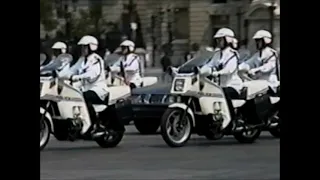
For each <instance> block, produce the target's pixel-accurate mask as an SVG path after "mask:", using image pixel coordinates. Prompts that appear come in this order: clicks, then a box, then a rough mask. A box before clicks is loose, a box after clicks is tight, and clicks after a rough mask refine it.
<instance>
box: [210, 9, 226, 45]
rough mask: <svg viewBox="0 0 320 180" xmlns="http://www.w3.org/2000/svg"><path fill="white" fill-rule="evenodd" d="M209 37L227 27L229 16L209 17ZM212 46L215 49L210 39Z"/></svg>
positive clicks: (213, 42)
mask: <svg viewBox="0 0 320 180" xmlns="http://www.w3.org/2000/svg"><path fill="white" fill-rule="evenodd" d="M210 19H211V33H212V34H211V37H213V36H214V35H215V33H216V32H217V31H218V30H219V29H220V28H224V27H228V26H229V16H228V15H211V16H210ZM211 43H212V46H213V47H215V46H216V44H215V41H214V40H213V39H212V42H211Z"/></svg>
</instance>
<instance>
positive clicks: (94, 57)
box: [68, 35, 109, 136]
mask: <svg viewBox="0 0 320 180" xmlns="http://www.w3.org/2000/svg"><path fill="white" fill-rule="evenodd" d="M78 45H80V46H81V57H80V59H79V60H78V62H77V63H76V64H75V65H74V66H73V67H72V68H71V69H70V73H69V74H68V77H69V79H70V80H71V81H81V83H82V86H81V91H82V92H83V97H84V99H85V101H86V104H87V107H88V111H89V115H90V119H91V122H92V124H93V131H92V134H93V135H94V136H99V135H102V134H103V132H102V128H101V125H100V124H99V122H98V118H97V115H96V112H95V110H94V108H93V104H103V103H104V101H105V99H106V98H107V97H108V94H109V93H108V91H107V84H106V79H105V72H104V62H103V59H102V58H101V57H100V56H99V55H98V54H96V53H95V52H96V50H97V49H98V40H97V39H96V38H95V37H93V36H90V35H86V36H83V37H82V38H81V39H80V41H79V42H78Z"/></svg>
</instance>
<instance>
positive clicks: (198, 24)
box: [40, 0, 280, 64]
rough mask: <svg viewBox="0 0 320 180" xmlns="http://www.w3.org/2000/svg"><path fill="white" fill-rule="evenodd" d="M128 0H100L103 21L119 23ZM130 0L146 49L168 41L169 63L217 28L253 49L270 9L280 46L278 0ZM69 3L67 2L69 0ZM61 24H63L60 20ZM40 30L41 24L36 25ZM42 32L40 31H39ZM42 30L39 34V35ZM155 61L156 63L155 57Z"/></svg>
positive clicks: (208, 41)
mask: <svg viewBox="0 0 320 180" xmlns="http://www.w3.org/2000/svg"><path fill="white" fill-rule="evenodd" d="M129 1H130V0H102V2H103V18H104V19H105V21H107V22H117V23H120V24H121V14H122V13H123V11H124V4H129ZM271 1H272V0H175V1H172V0H162V1H159V0H133V2H134V4H136V10H137V13H138V15H139V19H140V23H141V30H142V34H143V39H144V41H145V44H146V46H147V49H148V50H149V51H152V48H153V47H154V46H153V44H157V46H156V48H157V51H156V53H157V54H156V57H159V55H160V54H159V53H160V46H161V45H163V44H165V43H167V42H168V41H169V40H170V39H171V40H172V49H173V51H174V54H173V63H174V64H181V63H182V62H183V55H184V53H185V52H186V51H188V49H189V47H190V45H191V44H192V43H198V44H200V45H201V46H209V45H212V36H213V34H214V33H215V31H217V30H218V29H219V28H221V27H229V28H231V29H233V30H234V32H235V34H236V36H237V38H238V39H239V40H244V39H247V40H248V48H249V49H250V50H254V41H253V40H252V36H253V34H254V33H255V32H256V31H257V30H259V29H267V30H269V29H270V26H271V25H270V24H271V23H270V21H271V15H270V14H271V13H270V6H271V5H272V6H275V10H273V13H274V16H273V18H272V19H273V20H272V21H273V28H272V29H273V34H274V36H275V39H274V47H276V48H278V47H280V5H279V4H280V1H279V0H276V1H273V2H272V3H271ZM70 2H71V1H70ZM88 4H89V1H88V0H79V1H78V5H77V8H73V6H70V8H72V11H74V13H76V12H77V9H85V8H87V7H88ZM60 22H61V24H63V23H65V22H64V21H63V19H61V20H60ZM40 29H41V27H40ZM42 32H43V31H42ZM44 34H45V33H44V32H43V33H42V36H43V35H44ZM156 62H159V60H158V59H156Z"/></svg>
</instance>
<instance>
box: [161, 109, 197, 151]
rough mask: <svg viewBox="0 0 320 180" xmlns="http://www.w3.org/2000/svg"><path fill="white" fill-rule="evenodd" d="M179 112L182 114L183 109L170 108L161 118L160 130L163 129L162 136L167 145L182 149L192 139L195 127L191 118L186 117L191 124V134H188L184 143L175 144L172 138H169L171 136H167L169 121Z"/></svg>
mask: <svg viewBox="0 0 320 180" xmlns="http://www.w3.org/2000/svg"><path fill="white" fill-rule="evenodd" d="M177 111H178V112H179V113H182V111H183V110H182V109H180V108H168V109H167V110H166V111H165V112H164V114H163V115H162V117H161V123H160V129H161V136H162V139H163V140H164V141H165V142H166V143H167V145H168V146H170V147H182V146H184V145H185V144H186V143H187V142H188V141H189V139H190V137H191V134H192V127H193V123H192V120H191V117H190V116H189V115H186V116H185V117H186V118H188V121H189V123H190V130H189V132H187V138H186V139H185V140H184V141H182V142H179V143H177V142H174V141H172V140H171V138H170V137H169V135H168V134H167V121H168V120H169V117H170V116H171V115H172V114H173V113H174V112H177Z"/></svg>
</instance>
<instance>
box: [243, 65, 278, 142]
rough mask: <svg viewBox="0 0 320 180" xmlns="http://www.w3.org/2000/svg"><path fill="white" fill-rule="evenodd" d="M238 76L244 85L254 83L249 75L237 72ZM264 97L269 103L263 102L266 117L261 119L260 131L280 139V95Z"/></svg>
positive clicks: (274, 94)
mask: <svg viewBox="0 0 320 180" xmlns="http://www.w3.org/2000/svg"><path fill="white" fill-rule="evenodd" d="M238 74H239V76H240V78H241V79H242V80H243V81H244V83H245V84H246V83H251V81H256V80H254V78H253V77H252V76H251V75H249V74H247V73H245V72H242V71H239V72H238ZM260 81H263V80H260ZM266 82H267V81H266ZM279 91H280V86H279V88H278V92H279ZM266 96H268V97H269V101H267V102H265V107H266V108H265V111H266V117H265V118H263V119H264V120H263V124H264V125H263V127H262V130H267V131H269V132H270V134H271V135H272V136H273V137H275V138H280V124H281V116H280V95H279V94H278V93H271V94H270V95H266Z"/></svg>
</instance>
